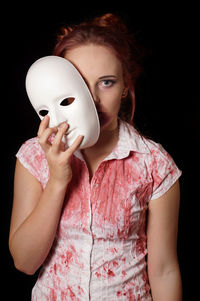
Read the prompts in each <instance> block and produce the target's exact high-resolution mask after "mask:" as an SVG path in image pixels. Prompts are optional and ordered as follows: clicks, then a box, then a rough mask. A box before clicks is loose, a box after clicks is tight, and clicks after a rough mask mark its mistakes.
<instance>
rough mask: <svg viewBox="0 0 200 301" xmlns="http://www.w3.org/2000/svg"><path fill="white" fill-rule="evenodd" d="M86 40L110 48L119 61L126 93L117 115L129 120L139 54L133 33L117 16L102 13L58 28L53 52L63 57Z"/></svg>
mask: <svg viewBox="0 0 200 301" xmlns="http://www.w3.org/2000/svg"><path fill="white" fill-rule="evenodd" d="M90 43H92V44H97V45H103V46H106V47H110V48H111V49H112V50H113V51H114V53H115V55H116V56H117V58H118V59H119V60H120V61H121V63H122V67H123V71H124V81H125V84H126V86H127V87H128V88H129V93H128V95H127V97H126V100H123V101H122V103H121V108H120V111H119V116H120V117H121V118H122V119H124V120H126V121H128V122H132V120H133V115H134V110H135V85H136V81H137V79H138V77H139V75H140V73H141V70H142V68H141V66H140V64H139V63H138V57H139V55H140V53H139V52H138V46H137V45H136V41H135V39H134V37H133V35H130V34H129V32H128V30H127V28H126V26H125V25H124V24H123V22H122V20H121V18H120V17H118V16H116V15H113V14H105V15H103V16H101V17H96V18H94V19H93V20H91V21H87V22H83V23H81V24H79V25H74V26H72V27H66V28H62V34H61V35H59V36H58V42H57V44H56V46H55V48H54V51H53V54H54V55H57V56H61V57H65V54H66V53H67V51H69V50H71V49H73V48H76V47H78V46H80V45H87V44H90Z"/></svg>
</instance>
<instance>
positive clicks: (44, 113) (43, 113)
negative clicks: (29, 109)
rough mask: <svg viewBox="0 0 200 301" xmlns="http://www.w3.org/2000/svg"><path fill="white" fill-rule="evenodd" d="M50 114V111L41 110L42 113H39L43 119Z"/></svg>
mask: <svg viewBox="0 0 200 301" xmlns="http://www.w3.org/2000/svg"><path fill="white" fill-rule="evenodd" d="M48 113H49V111H48V110H40V111H39V114H40V116H42V117H44V116H46V115H47V114H48Z"/></svg>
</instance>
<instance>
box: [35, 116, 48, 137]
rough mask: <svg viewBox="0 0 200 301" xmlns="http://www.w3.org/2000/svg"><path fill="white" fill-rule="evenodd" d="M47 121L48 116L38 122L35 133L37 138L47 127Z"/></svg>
mask: <svg viewBox="0 0 200 301" xmlns="http://www.w3.org/2000/svg"><path fill="white" fill-rule="evenodd" d="M49 120H50V118H49V116H48V115H46V116H45V117H44V118H43V119H42V121H41V122H40V126H39V129H38V133H37V135H38V137H39V138H40V136H41V135H42V133H43V132H44V131H45V130H46V128H47V127H48V125H49Z"/></svg>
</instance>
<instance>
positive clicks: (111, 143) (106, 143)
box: [82, 122, 119, 178]
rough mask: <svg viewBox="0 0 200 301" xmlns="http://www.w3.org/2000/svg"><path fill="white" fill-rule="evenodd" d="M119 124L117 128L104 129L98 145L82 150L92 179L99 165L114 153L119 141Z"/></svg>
mask: <svg viewBox="0 0 200 301" xmlns="http://www.w3.org/2000/svg"><path fill="white" fill-rule="evenodd" d="M118 135H119V130H118V122H116V125H115V126H111V127H108V128H102V129H101V132H100V136H99V139H98V141H97V143H96V144H95V145H93V146H91V147H89V148H85V149H83V150H82V155H83V157H84V159H85V161H86V163H87V166H88V169H89V173H90V178H92V176H93V173H94V172H95V170H96V169H97V167H98V165H99V164H100V163H101V162H102V161H103V160H104V159H105V158H106V157H107V156H108V155H109V154H110V153H111V152H112V150H113V149H114V147H115V146H116V144H117V141H118Z"/></svg>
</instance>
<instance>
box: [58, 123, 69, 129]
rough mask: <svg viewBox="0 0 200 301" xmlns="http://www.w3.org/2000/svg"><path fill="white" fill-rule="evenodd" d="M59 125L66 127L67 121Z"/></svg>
mask: <svg viewBox="0 0 200 301" xmlns="http://www.w3.org/2000/svg"><path fill="white" fill-rule="evenodd" d="M59 127H60V128H66V127H67V123H66V122H63V123H62V124H61V125H60V126H59Z"/></svg>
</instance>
